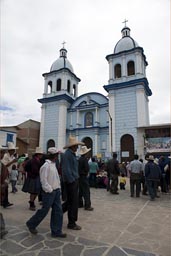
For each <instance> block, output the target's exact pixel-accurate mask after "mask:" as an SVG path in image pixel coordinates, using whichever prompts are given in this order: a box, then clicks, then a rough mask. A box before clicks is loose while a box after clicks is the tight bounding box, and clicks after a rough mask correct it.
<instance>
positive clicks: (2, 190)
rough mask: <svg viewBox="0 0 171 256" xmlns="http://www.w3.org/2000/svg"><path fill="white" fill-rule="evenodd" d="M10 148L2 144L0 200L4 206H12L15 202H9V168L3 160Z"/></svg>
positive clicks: (0, 148)
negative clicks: (7, 180)
mask: <svg viewBox="0 0 171 256" xmlns="http://www.w3.org/2000/svg"><path fill="white" fill-rule="evenodd" d="M7 149H8V148H5V147H2V146H0V201H1V205H2V206H3V207H4V208H7V207H9V206H12V205H13V204H11V203H9V201H8V183H7V182H6V179H7V178H8V175H9V173H8V169H7V167H6V166H5V165H4V163H3V162H2V159H3V157H4V155H5V154H6V153H5V152H6V150H7Z"/></svg>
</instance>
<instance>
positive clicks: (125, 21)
mask: <svg viewBox="0 0 171 256" xmlns="http://www.w3.org/2000/svg"><path fill="white" fill-rule="evenodd" d="M127 22H128V20H126V19H125V20H124V21H123V22H122V23H125V27H126V23H127Z"/></svg>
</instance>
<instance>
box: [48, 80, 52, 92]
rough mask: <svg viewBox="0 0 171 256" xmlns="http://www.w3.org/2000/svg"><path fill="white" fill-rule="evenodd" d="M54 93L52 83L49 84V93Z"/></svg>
mask: <svg viewBox="0 0 171 256" xmlns="http://www.w3.org/2000/svg"><path fill="white" fill-rule="evenodd" d="M51 92H52V81H49V82H48V93H51Z"/></svg>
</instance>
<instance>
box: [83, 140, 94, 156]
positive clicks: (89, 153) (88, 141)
mask: <svg viewBox="0 0 171 256" xmlns="http://www.w3.org/2000/svg"><path fill="white" fill-rule="evenodd" d="M82 141H83V142H84V143H85V145H86V147H87V148H91V150H90V151H89V152H88V157H92V152H93V141H92V139H91V138H90V137H85V138H84V139H83V140H82Z"/></svg>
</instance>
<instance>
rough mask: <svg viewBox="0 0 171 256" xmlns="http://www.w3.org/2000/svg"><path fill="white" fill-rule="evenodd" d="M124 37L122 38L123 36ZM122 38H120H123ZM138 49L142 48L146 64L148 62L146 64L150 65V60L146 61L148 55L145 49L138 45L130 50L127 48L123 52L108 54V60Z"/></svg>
mask: <svg viewBox="0 0 171 256" xmlns="http://www.w3.org/2000/svg"><path fill="white" fill-rule="evenodd" d="M121 39H122V38H121ZM121 39H120V40H121ZM137 50H140V51H141V53H142V55H143V57H144V61H145V64H146V66H148V62H147V61H146V56H145V54H144V49H143V48H142V47H140V46H138V47H135V48H132V49H130V50H125V51H122V52H118V53H112V54H108V55H107V56H106V59H107V61H108V60H109V59H111V58H115V57H117V56H119V55H122V54H123V53H126V54H127V53H130V52H132V51H134V52H135V51H137Z"/></svg>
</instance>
